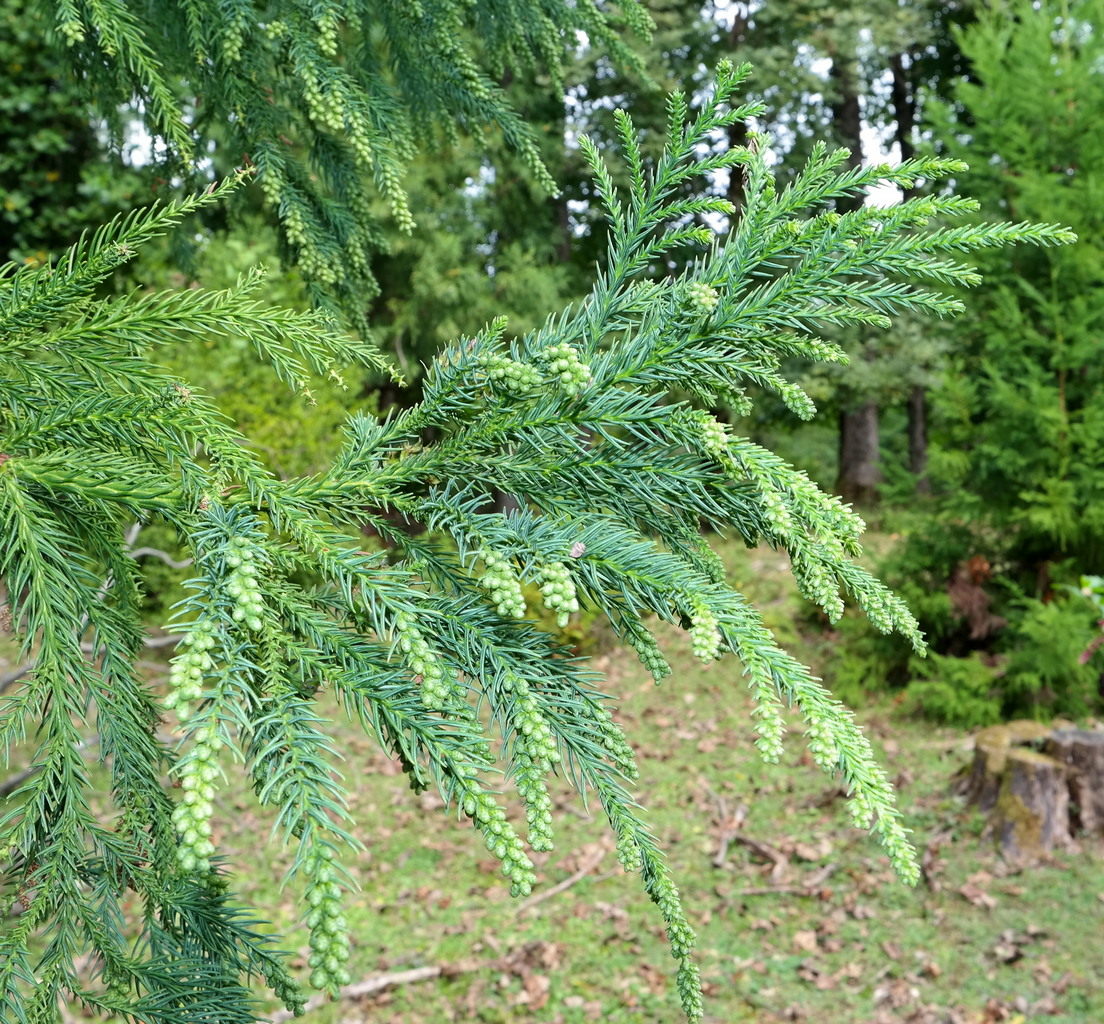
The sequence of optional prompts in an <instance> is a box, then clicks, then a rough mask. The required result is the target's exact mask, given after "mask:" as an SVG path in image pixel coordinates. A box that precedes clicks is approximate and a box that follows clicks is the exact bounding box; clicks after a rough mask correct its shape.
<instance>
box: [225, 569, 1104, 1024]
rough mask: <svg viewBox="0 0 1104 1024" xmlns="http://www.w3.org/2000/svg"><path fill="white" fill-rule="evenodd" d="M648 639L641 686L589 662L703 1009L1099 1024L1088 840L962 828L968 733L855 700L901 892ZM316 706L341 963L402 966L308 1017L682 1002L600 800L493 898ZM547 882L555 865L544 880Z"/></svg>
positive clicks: (634, 1015)
mask: <svg viewBox="0 0 1104 1024" xmlns="http://www.w3.org/2000/svg"><path fill="white" fill-rule="evenodd" d="M729 564H730V565H731V567H732V574H733V581H734V582H738V583H740V584H741V586H742V589H744V591H745V592H746V593H747V594H748V596H749V597H750V598H751V599H752V600H753V601H754V602H755V603H756V604H757V605H758V606H759V607H761V608H762V609H763V610H764V612H765V614H766V616H767V619H768V622H769V624H770V625H772V626H773V627H774V628H775V629H776V630H777V632H778V633H779V635H780V636H781V637H782V639H783V640H784V641H786V642H787V644H788V646H790V647H791V649H792V650H794V652H795V653H796V654H798V655H799V656H800V657H802V658H805V659H807V660H811V661H812V662H813V663H814V664H824V659H827V658H830V657H832V656H833V652H832V650H831V647H830V645H829V644H828V642H827V641H825V640H823V639H819V638H817V637H815V636H805V635H803V633H802V631H801V630H800V629H799V628H798V627H799V623H800V621H801V616H800V615H799V614H797V613H798V611H799V609H798V605H797V599H796V597H795V596H794V592H793V589H792V586H791V584H790V583H789V582H788V576H787V575H786V573H785V564H786V563H785V559H784V557H783V556H779V555H776V554H774V553H773V552H769V551H766V552H749V553H745V552H743V551H742V550H741V551H739V552H733V553H732V554H731V557H730V559H729ZM664 638H665V639H666V641H667V642H666V643H665V649H666V651H667V652H668V655H669V658H670V660H671V663H672V666H673V667H674V670H675V671H674V675H673V676H672V677H671V678H670V679H668V680H667V681H666V682H665V683H664V684H663V686H662V687H659V688H657V687H655V686H654V685H653V684H652V682H651V679H650V677H648V676H647V675H646V673H645V672H644V671H643V669H642V668H641V667H640V666H639V664H638V663H637V662H636V660H635V656H633V655H632V654H631V652H630V654H629V655H625V654H623V653H621V652H619V651H618V652H612V653H603V654H599V655H598V656H597V660H598V667H599V668H602V669H603V670H604V671H605V672H606V674H607V679H608V682H607V692H609V693H613V694H616V695H618V696H619V698H620V703H619V709H620V710H619V717H620V720H621V721H622V723H623V724H624V726H625V728H626V730H627V732H628V735H629V738H630V740H632V741H633V742H634V744H635V746H636V748H637V750H638V755H639V756H638V760H639V763H640V769H641V778H640V781H639V783H638V785H637V788H636V791H637V793H638V796H639V799H640V801H641V803H642V804H644V805H645V807H646V808H647V809H648V812H649V820H650V821H651V823H652V826H653V828H654V830H655V833H656V835H657V836H658V838H659V839H660V841H661V844H662V846H663V847H664V849H666V851H667V852H668V855H669V858H670V862H671V866H672V868H673V870H674V873H675V876H676V878H677V879H678V881H679V886H680V889H681V890H682V894H683V899H684V902H685V906H686V908H687V911H688V914H689V917H690V920H691V921H692V923H694V925H695V926H696V928H697V930H698V936H699V961H700V964H701V969H702V978H703V982H704V986H705V991H706V995H707V998H706V1020H708V1021H714V1022H724V1024H742V1022H748V1024H771V1022H781V1021H810V1022H813V1021H815V1022H823V1024H880V1022H913V1024H981V1022H986V1024H989V1022H1001V1021H1008V1022H1024V1021H1033V1020H1046V1021H1051V1022H1054V1024H1059V1022H1066V1024H1075V1022H1076V1024H1099V1022H1102V1021H1104V964H1102V960H1104V857H1102V851H1101V850H1100V849H1099V848H1097V849H1092V848H1089V847H1087V846H1086V848H1084V849H1082V850H1081V851H1079V852H1077V853H1070V854H1065V855H1062V856H1060V857H1056V858H1055V859H1054V860H1053V862H1051V863H1048V864H1046V865H1043V866H1039V867H1036V868H1032V869H1031V870H1029V871H1026V872H1022V873H1012V872H1010V871H1009V870H1007V869H1006V868H1005V866H1004V865H1003V864H1002V862H1001V861H1000V859H999V858H997V857H996V856H995V854H994V852H993V850H992V847H991V845H990V844H989V843H988V842H982V841H981V839H980V833H981V825H982V823H981V822H980V821H979V820H977V818H976V816H973V815H971V814H970V813H969V812H965V811H964V810H963V809H962V807H961V806H960V804H959V803H958V801H956V800H955V799H954V798H952V797H951V796H950V795H949V793H948V782H949V780H950V777H951V776H952V774H953V773H954V771H955V770H956V769H957V768H959V767H960V766H962V765H964V764H966V763H967V762H968V760H969V757H970V754H969V750H968V744H969V737H968V736H966V735H964V734H961V733H955V732H952V731H945V730H940V729H935V728H932V727H931V726H930V725H928V724H925V723H919V722H915V721H909V720H907V719H902V718H900V716H899V715H897V714H895V711H894V708H893V706H892V705H890V704H886V705H884V706H879V707H876V708H872V709H866V710H864V711H862V712H861V713H860V715H859V718H860V720H861V721H862V722H863V723H864V725H865V727H866V728H867V730H868V732H869V734H870V736H871V738H872V740H873V742H874V745H875V748H876V749H877V750H878V752H879V754H880V755H881V756H882V757H883V760H884V763H885V764H886V765H887V766H888V768H889V770H890V772H891V775H892V776H895V777H896V778H897V781H898V785H899V789H900V799H901V803H902V806H903V808H904V809H905V811H906V814H907V818H908V822H909V825H910V826H911V828H912V829H913V830H914V833H915V838H916V842H917V845H918V846H919V848H920V850H921V852H924V851H927V852H926V865H927V871H926V876H927V878H928V880H929V881H928V882H927V883H921V885H920V886H919V887H918V888H916V889H914V890H912V889H908V888H906V887H904V886H902V885H901V884H900V883H899V882H897V881H896V880H895V879H894V877H893V876H892V874H891V873H890V871H889V868H888V861H887V859H886V858H885V857H883V856H882V854H881V852H880V849H879V847H877V846H876V845H875V844H874V843H873V841H872V840H870V839H869V838H868V837H867V836H866V835H864V834H861V833H858V832H856V831H854V830H853V829H851V828H849V827H848V824H847V815H846V812H845V809H844V806H843V804H844V802H843V800H842V799H840V794H839V793H838V791H837V790H836V788H835V786H834V785H833V783H832V781H831V780H829V779H828V778H826V777H825V776H824V775H822V774H821V773H820V772H819V770H818V769H816V768H815V766H814V765H813V764H812V760H811V758H810V757H809V756H808V755H806V754H805V753H804V750H803V744H802V741H801V738H800V736H799V735H791V736H790V737H789V743H788V755H787V758H786V760H785V762H784V763H783V764H781V765H779V766H775V767H769V766H765V765H763V763H762V762H761V761H760V760H759V759H758V756H757V754H756V751H755V749H754V747H753V745H752V733H751V728H750V722H749V718H748V708H749V702H748V700H747V697H746V694H745V691H744V685H743V681H742V677H741V675H740V668H739V665H738V663H737V662H735V661H724V662H720V663H716V664H714V665H712V666H710V667H709V668H704V669H703V668H702V667H701V666H700V665H699V664H698V663H697V662H696V661H695V660H694V659H693V657H692V656H691V653H690V648H689V643H688V642H687V640H686V639H685V638H684V637H683V636H681V635H680V634H678V633H676V632H675V631H673V630H672V631H669V632H668V633H665V634H664ZM322 713H323V714H326V713H327V712H326V705H325V702H323V707H322ZM332 718H333V734H334V736H335V741H336V746H337V747H338V748H339V749H340V750H341V752H342V753H343V755H344V757H345V762H344V764H343V765H342V766H341V770H342V772H343V774H344V777H345V785H346V788H347V789H348V791H349V793H350V803H351V810H352V813H353V815H354V817H355V818H356V820H357V821H358V822H359V823H360V835H361V838H362V840H363V842H364V844H365V846H366V851H365V852H364V853H363V854H361V855H358V856H356V857H355V858H350V861H349V863H348V867H349V868H350V871H351V873H352V874H353V876H354V877H355V878H356V880H357V882H358V883H359V885H360V887H361V891H360V893H359V894H356V895H352V896H350V898H349V900H348V906H347V917H348V919H349V922H350V925H351V928H352V933H353V937H354V945H353V958H352V960H351V961H350V963H349V965H348V966H349V969H350V971H351V973H352V976H353V979H354V981H357V980H359V979H368V978H371V977H373V976H376V975H378V974H386V973H391V972H402V973H403V974H405V975H406V979H407V980H405V981H404V982H403V983H401V984H397V985H394V986H392V987H390V988H387V989H384V990H382V991H379V992H376V993H374V994H372V995H369V996H366V997H363V998H360V999H355V1000H354V999H346V1000H342V1001H340V1002H338V1003H331V1004H327V1005H324V1006H321V1007H319V1008H318V1009H315V1010H312V1011H311V1012H310V1013H309V1014H308V1016H307V1017H306V1018H304V1019H305V1020H306V1021H307V1022H308V1024H337V1022H362V1021H363V1022H372V1024H418V1022H436V1021H474V1022H484V1024H497V1022H505V1021H512V1022H525V1024H530V1022H531V1024H575V1022H584V1021H607V1020H608V1021H624V1022H648V1024H666V1022H671V1024H674V1022H677V1021H679V1020H680V1019H682V1018H681V1014H680V1011H679V1008H678V1000H677V994H676V991H675V986H674V975H673V961H672V960H671V959H670V957H669V955H668V954H667V952H666V945H665V940H664V935H663V930H662V927H661V924H662V922H661V920H660V917H659V915H658V912H655V911H654V910H653V908H652V906H651V904H650V903H649V901H648V899H647V898H646V896H645V895H644V894H643V891H642V889H641V888H640V886H639V884H637V882H636V880H635V879H634V878H632V877H628V876H626V875H624V874H623V872H622V871H621V869H620V867H619V865H618V863H617V860H616V857H615V856H614V853H613V842H612V840H611V839H610V837H609V836H608V834H607V832H606V830H605V829H604V828H603V822H602V820H601V812H600V811H599V812H598V815H597V816H593V815H591V814H588V813H587V811H586V810H585V808H584V807H583V804H582V803H581V801H580V799H579V797H578V795H577V794H573V793H572V792H571V791H570V790H569V789H567V788H564V789H563V790H562V792H560V793H559V795H558V799H557V801H556V803H557V813H556V821H557V823H558V837H557V845H556V849H555V851H553V852H552V853H549V854H543V855H537V856H536V857H535V858H534V859H535V860H536V862H537V864H538V867H539V873H540V876H541V887H539V888H538V889H537V890H536V891H535V892H534V895H533V897H531V898H530V899H528V900H523V901H515V900H511V898H510V897H509V894H508V886H507V885H506V884H505V883H504V880H503V879H502V878H501V876H500V875H499V874H498V870H497V868H498V865H497V863H496V862H494V861H492V860H491V859H490V857H489V856H488V855H487V854H486V853H485V851H484V848H483V845H482V842H481V841H480V839H479V837H478V835H477V834H476V833H475V831H474V830H473V829H471V828H470V826H463V825H461V824H459V823H458V822H457V821H456V819H455V815H451V816H450V815H448V814H446V813H444V812H443V810H442V805H441V801H440V799H439V798H438V797H437V796H436V794H433V793H425V794H422V795H421V796H415V795H414V794H412V793H411V791H410V789H409V787H408V785H407V782H406V779H405V777H404V776H403V775H402V774H401V772H400V771H399V769H398V766H397V765H396V764H394V763H393V762H391V761H390V760H389V759H388V758H386V757H385V756H384V755H383V754H381V753H380V752H379V751H378V750H377V749H376V748H375V746H374V744H373V743H372V742H371V741H370V740H369V739H367V738H366V737H364V736H363V735H358V733H357V730H356V728H355V727H354V726H352V725H351V724H349V723H348V722H346V721H345V720H344V719H343V718H342V716H341V714H340V712H339V711H338V710H337V709H336V707H335V708H333V709H332ZM237 781H238V780H236V779H232V782H231V784H230V785H229V786H227V787H225V788H224V789H223V790H222V792H221V794H220V798H219V802H218V805H217V809H216V814H215V824H216V833H215V837H214V838H215V841H216V843H217V845H218V846H219V848H220V850H221V851H222V852H223V853H224V854H225V855H226V858H227V860H228V861H229V863H230V864H231V865H232V866H233V869H234V871H235V882H236V885H237V887H238V889H239V890H240V891H241V893H242V894H243V896H244V897H245V898H246V899H247V900H248V901H250V902H251V903H254V904H255V905H257V906H259V907H260V908H262V910H263V911H264V913H265V914H266V915H267V916H268V917H269V918H270V919H271V920H272V921H273V922H274V923H275V925H276V926H277V927H278V928H279V929H280V930H282V931H283V933H284V947H285V948H287V949H290V950H292V951H293V953H294V954H295V957H296V961H295V962H296V965H297V966H298V968H299V969H300V971H301V973H302V974H303V976H304V977H305V975H306V973H307V971H306V970H305V966H306V958H307V955H308V952H309V951H308V949H307V946H306V939H307V936H306V931H305V929H302V928H300V927H297V925H296V921H297V919H298V917H299V914H300V909H299V905H298V903H297V892H296V891H295V887H294V886H289V887H287V888H285V889H281V886H280V882H281V879H282V876H283V873H284V870H285V869H286V867H287V865H288V863H289V860H290V858H289V857H288V856H287V855H286V853H285V852H284V851H282V850H280V849H278V848H277V846H276V845H275V844H273V843H270V842H269V841H268V837H269V831H270V828H271V817H270V816H269V815H267V813H266V812H264V811H262V810H259V809H258V808H257V805H256V802H255V800H254V799H253V797H252V794H251V791H250V790H249V789H248V787H246V786H244V785H240V786H238V785H237ZM560 883H570V884H566V885H564V886H563V887H562V888H560V889H559V890H558V891H555V892H550V890H552V889H553V888H554V887H556V886H557V885H559V884H560ZM419 968H424V969H425V970H422V971H418V969H419ZM426 975H431V976H430V977H425V976H426ZM418 978H421V979H422V980H414V979H418ZM265 1005H266V1007H267V1008H268V1009H269V1010H275V1006H274V1004H271V1003H266V1004H265Z"/></svg>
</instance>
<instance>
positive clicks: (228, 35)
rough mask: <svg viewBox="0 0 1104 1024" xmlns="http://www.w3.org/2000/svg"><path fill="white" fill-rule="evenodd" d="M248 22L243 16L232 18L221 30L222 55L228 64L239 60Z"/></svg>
mask: <svg viewBox="0 0 1104 1024" xmlns="http://www.w3.org/2000/svg"><path fill="white" fill-rule="evenodd" d="M248 27H249V22H247V21H246V20H245V18H240V17H239V18H234V19H233V20H232V21H231V22H230V23H229V24H227V25H226V26H225V27H224V28H223V30H222V57H223V60H225V61H226V62H227V63H228V64H236V63H237V62H238V61H239V60H241V54H242V46H243V45H244V44H245V30H246V29H247V28H248Z"/></svg>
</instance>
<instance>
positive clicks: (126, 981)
mask: <svg viewBox="0 0 1104 1024" xmlns="http://www.w3.org/2000/svg"><path fill="white" fill-rule="evenodd" d="M101 980H102V981H103V984H104V988H105V989H107V993H108V995H111V996H114V997H115V998H116V999H122V1000H129V999H130V997H131V975H130V974H129V973H128V972H127V971H125V970H122V969H120V968H117V967H111V966H109V965H104V969H103V974H102V975H101Z"/></svg>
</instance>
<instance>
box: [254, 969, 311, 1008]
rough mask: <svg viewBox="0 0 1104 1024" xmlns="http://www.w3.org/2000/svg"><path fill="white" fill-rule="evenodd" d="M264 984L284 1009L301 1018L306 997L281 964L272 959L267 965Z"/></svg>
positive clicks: (305, 1006)
mask: <svg viewBox="0 0 1104 1024" xmlns="http://www.w3.org/2000/svg"><path fill="white" fill-rule="evenodd" d="M264 980H265V984H266V985H267V986H268V987H269V988H270V989H271V990H272V994H273V995H274V996H275V997H276V998H277V999H279V1000H280V1002H281V1003H283V1004H284V1007H285V1008H286V1009H287V1010H288V1011H289V1012H290V1013H291V1014H292V1016H294V1017H302V1016H303V1014H304V1013H306V1009H307V997H306V996H305V995H303V989H302V987H301V986H300V984H299V982H297V981H296V980H295V979H294V978H293V977H292V976H291V975H290V974H288V972H287V970H286V969H285V968H284V965H283V963H282V962H281V961H280V960H278V959H273V961H272V962H271V964H269V965H268V973H267V974H265V976H264Z"/></svg>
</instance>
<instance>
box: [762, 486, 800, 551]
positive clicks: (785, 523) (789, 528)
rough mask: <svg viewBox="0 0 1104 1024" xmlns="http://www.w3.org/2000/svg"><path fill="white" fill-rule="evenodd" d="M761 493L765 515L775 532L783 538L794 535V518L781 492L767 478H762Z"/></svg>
mask: <svg viewBox="0 0 1104 1024" xmlns="http://www.w3.org/2000/svg"><path fill="white" fill-rule="evenodd" d="M759 495H760V499H761V500H762V503H763V517H764V518H765V519H766V521H767V525H768V526H769V527H770V529H771V530H772V531H773V532H774V534H775V535H776V536H778V537H781V538H786V537H790V536H792V535H793V519H792V518H791V517H790V510H789V509H788V508H787V507H786V502H785V500H784V499H783V497H782V495H781V493H780V492H779V491H778V490H777V489H776V488H774V487H773V486H771V485H770V484H769V483H767V482H766V481H765V480H760V481H759Z"/></svg>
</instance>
